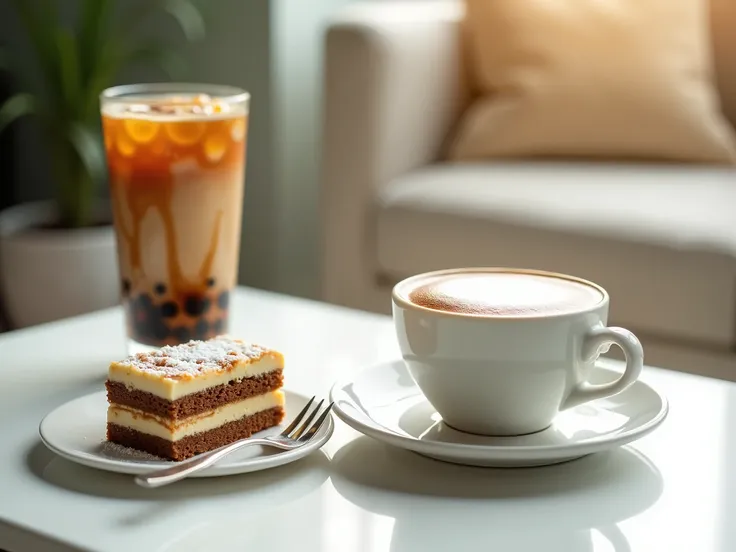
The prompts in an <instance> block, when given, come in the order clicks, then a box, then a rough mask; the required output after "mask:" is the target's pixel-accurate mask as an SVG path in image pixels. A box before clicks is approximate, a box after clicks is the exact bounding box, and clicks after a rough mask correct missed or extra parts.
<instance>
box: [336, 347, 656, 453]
mask: <svg viewBox="0 0 736 552" xmlns="http://www.w3.org/2000/svg"><path fill="white" fill-rule="evenodd" d="M619 375H620V372H617V371H615V370H613V369H612V368H610V367H604V366H603V365H598V366H596V369H595V370H594V372H593V373H592V374H591V382H593V383H604V382H608V381H613V380H614V379H616V378H617V377H619ZM330 399H331V400H333V401H334V402H335V413H336V414H337V416H338V417H339V418H340V419H341V420H343V421H344V422H345V423H346V424H348V425H349V426H351V427H352V428H354V429H356V430H358V431H360V432H361V433H364V434H366V435H368V436H370V437H373V438H375V439H378V440H379V441H384V442H386V443H388V444H391V445H394V446H397V447H401V448H404V449H408V450H412V451H414V452H418V453H419V454H422V455H425V456H429V457H431V458H435V459H438V460H444V461H446V462H453V463H456V464H468V465H473V466H489V467H490V466H493V467H522V466H542V465H547V464H556V463H559V462H565V461H567V460H573V459H575V458H580V457H582V456H586V455H588V454H591V453H594V452H599V451H603V450H606V449H610V448H612V447H619V446H621V445H624V444H626V443H629V442H631V441H633V440H635V439H638V438H641V437H643V436H644V435H646V434H648V433H649V432H651V431H652V430H654V429H655V428H656V427H657V426H659V424H661V423H662V422H663V421H664V419H665V418H666V416H667V410H668V406H667V400H666V399H665V398H664V397H662V396H661V395H660V394H659V393H657V392H656V391H655V390H654V389H652V388H651V387H649V386H648V385H647V384H646V383H644V382H642V381H637V382H636V383H634V384H633V385H632V386H631V387H629V388H628V389H627V390H626V391H624V392H623V393H619V394H618V395H616V396H613V397H609V398H607V399H600V400H597V401H594V402H590V403H587V404H584V405H581V406H579V407H577V408H573V409H570V410H567V411H565V412H562V413H561V414H559V415H558V417H557V418H556V419H555V421H554V423H553V424H552V425H551V426H550V427H549V428H547V429H545V430H544V431H540V432H538V433H533V434H530V435H522V436H519V437H484V436H480V435H473V434H470V433H464V432H461V431H457V430H455V429H452V428H451V427H449V426H446V425H445V424H444V423H443V422H442V418H441V417H440V415H439V414H438V413H437V412H436V411H435V410H434V408H432V406H431V405H430V404H429V403H428V402H427V400H426V399H425V398H424V395H423V394H422V393H421V391H420V390H419V388H418V387H417V386H416V384H415V383H414V380H413V379H412V377H411V376H410V375H409V372H408V371H407V369H406V366H405V365H404V362H403V361H400V360H399V361H395V362H387V363H383V364H378V365H376V366H373V367H370V368H368V369H366V370H364V371H363V372H361V373H360V374H358V375H357V376H356V377H354V378H352V379H350V380H349V381H344V382H339V383H337V384H335V386H334V387H333V388H332V390H331V392H330Z"/></svg>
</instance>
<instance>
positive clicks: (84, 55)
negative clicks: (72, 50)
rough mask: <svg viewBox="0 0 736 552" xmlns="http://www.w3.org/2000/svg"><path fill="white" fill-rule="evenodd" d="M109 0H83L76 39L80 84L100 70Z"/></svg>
mask: <svg viewBox="0 0 736 552" xmlns="http://www.w3.org/2000/svg"><path fill="white" fill-rule="evenodd" d="M110 9H111V2H110V1H109V0H83V1H82V7H81V14H80V17H79V21H80V23H79V31H78V37H79V40H78V41H77V46H78V54H77V55H78V57H79V75H80V83H81V84H82V86H83V87H84V86H87V85H88V84H89V83H90V81H91V80H92V79H93V78H94V75H95V73H96V72H98V71H99V70H100V63H101V62H102V60H103V59H104V57H105V51H106V50H107V43H108V41H109V37H108V36H106V34H107V33H106V30H107V25H108V20H109V16H110Z"/></svg>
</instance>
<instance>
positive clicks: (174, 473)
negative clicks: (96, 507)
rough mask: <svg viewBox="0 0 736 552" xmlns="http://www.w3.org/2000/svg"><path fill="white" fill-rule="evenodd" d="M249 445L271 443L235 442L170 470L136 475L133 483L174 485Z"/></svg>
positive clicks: (257, 440)
mask: <svg viewBox="0 0 736 552" xmlns="http://www.w3.org/2000/svg"><path fill="white" fill-rule="evenodd" d="M251 445H273V442H272V441H269V440H267V439H261V438H252V439H244V440H242V441H236V442H234V443H231V444H229V445H225V446H224V447H220V448H218V449H214V450H211V451H209V452H205V453H203V454H198V455H197V456H194V457H193V458H190V459H189V460H184V461H182V462H177V463H176V464H175V465H173V466H171V467H170V468H163V469H160V470H154V471H151V472H148V473H143V474H140V475H137V476H136V477H135V482H136V483H137V484H138V485H140V486H141V487H148V488H153V487H162V486H163V485H168V484H169V483H174V482H175V481H179V480H181V479H184V478H185V477H188V476H190V475H191V474H193V473H194V472H198V471H199V470H203V469H204V468H206V467H207V466H211V465H212V464H214V463H215V462H217V461H218V460H220V459H222V458H224V457H225V456H227V455H228V454H230V453H233V452H235V451H236V450H240V449H242V448H245V447H247V446H251Z"/></svg>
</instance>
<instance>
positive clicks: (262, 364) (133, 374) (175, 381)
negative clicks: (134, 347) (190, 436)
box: [107, 356, 284, 401]
mask: <svg viewBox="0 0 736 552" xmlns="http://www.w3.org/2000/svg"><path fill="white" fill-rule="evenodd" d="M283 367H284V363H283V359H282V358H275V357H270V356H264V357H263V358H262V359H260V360H258V361H257V362H243V363H241V364H237V365H235V367H234V368H233V369H231V370H223V371H221V372H207V373H204V374H201V375H198V376H195V377H188V378H166V377H162V376H160V375H156V374H153V373H150V372H146V371H145V370H138V369H136V368H134V367H132V366H126V365H124V364H117V363H113V364H111V365H110V368H109V370H108V373H107V378H108V379H109V380H110V381H117V382H120V383H123V384H125V386H126V387H128V388H133V389H138V390H140V391H145V392H146V393H151V394H152V395H156V396H157V397H161V398H162V399H166V400H169V401H175V400H176V399H180V398H181V397H184V396H186V395H191V394H192V393H198V392H199V391H204V390H205V389H207V388H209V387H216V386H217V385H223V384H225V383H227V382H229V381H232V380H240V379H243V378H252V377H256V376H261V375H263V374H267V373H268V372H273V371H274V370H281V369H283Z"/></svg>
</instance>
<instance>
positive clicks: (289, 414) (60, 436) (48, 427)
mask: <svg viewBox="0 0 736 552" xmlns="http://www.w3.org/2000/svg"><path fill="white" fill-rule="evenodd" d="M284 395H285V397H286V406H285V409H286V419H285V420H284V422H283V423H282V425H283V427H286V426H287V425H288V424H289V423H290V420H291V419H292V418H293V417H294V416H296V415H297V414H298V413H299V412H300V411H301V410H302V408H304V406H305V405H306V404H307V402H308V401H309V398H308V397H305V396H304V395H301V394H299V393H294V392H293V391H287V390H284ZM106 423H107V396H106V392H105V391H100V392H98V393H92V394H91V395H86V396H84V397H80V398H77V399H74V400H72V401H69V402H68V403H66V404H63V405H61V406H59V407H58V408H56V409H55V410H53V411H52V412H51V413H49V414H47V415H46V417H45V418H44V419H43V421H42V422H41V425H40V427H39V432H40V434H41V440H42V441H43V443H44V444H45V445H46V446H47V447H48V448H49V449H51V450H52V451H53V452H55V453H56V454H58V455H59V456H62V457H64V458H66V459H68V460H71V461H72V462H76V463H78V464H83V465H85V466H89V467H91V468H97V469H100V470H106V471H112V472H118V473H130V474H139V473H145V472H148V471H151V470H153V469H156V468H164V467H167V466H171V465H172V464H173V462H169V461H167V460H162V459H156V458H154V457H151V456H149V455H146V454H144V453H139V452H137V451H134V450H132V449H127V448H123V447H119V446H118V445H112V446H111V444H110V443H106V442H105V428H106ZM334 426H335V424H334V421H333V420H332V416H331V415H330V416H328V417H327V420H326V423H325V424H324V425H323V426H322V427H321V428H320V430H319V431H318V432H317V434H316V435H315V437H314V439H312V440H311V441H310V442H309V443H307V444H306V445H304V446H302V447H299V448H298V449H294V450H290V451H280V450H278V449H275V448H271V447H260V446H253V447H246V448H244V449H243V450H240V451H238V452H234V453H232V454H231V455H230V456H226V457H225V458H223V459H222V460H221V461H220V462H218V463H217V464H215V465H213V466H210V467H209V468H205V469H203V470H202V471H201V472H197V473H195V474H193V475H192V477H217V476H221V475H232V474H237V473H247V472H253V471H260V470H265V469H268V468H274V467H276V466H281V465H283V464H288V463H290V462H294V461H295V460H299V459H300V458H304V457H305V456H307V455H308V454H310V453H312V452H314V451H316V450H318V449H319V448H320V447H322V445H324V444H325V443H326V442H327V441H328V440H329V438H330V437H331V436H332V432H333V430H334ZM281 431H283V428H282V427H281V426H277V427H272V428H269V429H266V430H264V431H261V432H260V433H256V434H255V435H258V436H264V437H265V436H267V435H273V434H277V433H280V432H281Z"/></svg>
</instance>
